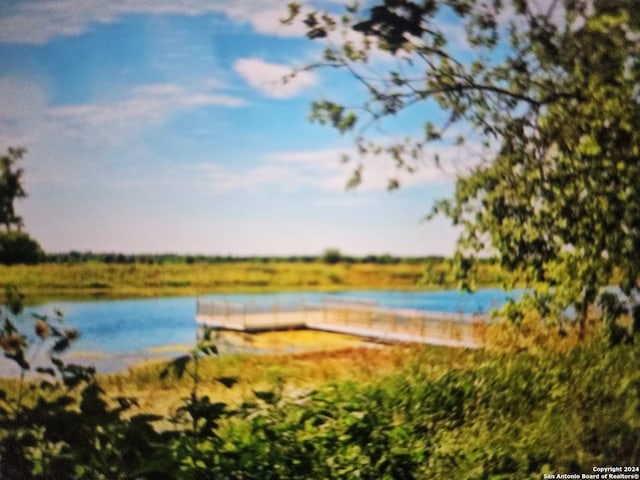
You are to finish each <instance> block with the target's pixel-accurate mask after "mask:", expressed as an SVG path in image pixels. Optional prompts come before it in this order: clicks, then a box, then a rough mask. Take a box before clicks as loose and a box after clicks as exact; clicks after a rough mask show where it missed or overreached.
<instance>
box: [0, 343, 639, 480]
mask: <svg viewBox="0 0 640 480" xmlns="http://www.w3.org/2000/svg"><path fill="white" fill-rule="evenodd" d="M200 353H201V354H204V353H209V354H210V353H212V352H211V351H210V350H206V351H205V349H201V350H200ZM639 362H640V348H639V345H637V343H636V344H625V345H620V346H618V347H615V348H610V347H609V345H607V344H605V343H603V342H602V341H600V340H597V339H596V340H594V341H593V342H592V343H590V344H588V345H586V344H583V345H582V346H579V347H574V348H572V349H570V350H568V351H566V352H553V351H549V350H546V351H544V352H543V351H533V350H531V349H529V350H527V351H520V352H519V353H513V352H510V353H503V352H491V351H479V350H458V349H446V348H440V347H426V346H420V347H418V346H413V347H406V346H405V347H402V346H399V347H394V348H388V349H382V350H379V349H348V350H342V351H340V352H335V353H333V354H322V353H311V354H302V355H293V356H291V355H289V356H273V357H260V358H259V359H258V358H256V357H251V356H234V357H226V358H215V357H212V356H210V355H208V356H206V357H203V356H199V357H198V358H195V357H194V356H190V357H183V358H182V359H177V360H175V361H173V362H171V363H170V364H169V365H168V366H167V365H148V366H146V367H142V368H141V369H140V370H134V371H131V372H128V373H122V374H116V375H109V376H99V377H97V378H96V377H95V376H94V375H92V374H91V372H86V371H85V370H78V369H77V367H73V366H70V365H66V366H58V367H56V368H57V369H58V370H59V372H58V375H59V376H61V377H60V380H61V381H60V383H59V384H58V385H57V386H53V384H52V386H49V387H47V388H46V389H43V388H42V385H41V386H40V388H36V389H30V388H26V389H25V388H23V389H22V390H19V389H17V388H16V384H15V383H13V384H12V385H6V384H5V385H4V387H3V388H4V390H5V394H4V396H3V397H2V401H1V402H0V404H1V405H2V409H1V410H0V423H1V424H2V429H1V430H0V431H2V432H3V433H2V434H0V458H1V459H2V462H1V463H0V473H1V474H2V478H5V479H8V480H13V479H21V480H22V479H31V478H34V479H63V478H109V479H120V478H121V479H125V478H172V479H174V478H175V479H213V478H216V479H219V478H229V479H260V480H263V479H296V478H299V479H307V478H347V479H349V478H364V479H385V478H386V479H398V478H406V479H411V478H425V479H426V478H429V479H445V478H465V479H485V478H496V479H497V478H522V479H526V478H531V479H539V478H541V477H542V474H543V473H591V472H592V468H593V466H594V465H596V466H597V465H602V466H606V465H628V466H632V465H636V464H637V460H638V458H639V456H640V421H639V420H638V419H640V372H638V370H637V369H636V368H629V366H631V365H638V364H639ZM74 368H76V369H75V370H74ZM133 386H135V387H136V388H137V390H134V389H132V387H133ZM18 395H21V398H20V399H19V402H20V405H18V398H17V396H18ZM167 397H168V398H170V399H172V400H171V401H168V400H166V398H167ZM154 399H165V400H164V403H161V404H160V409H161V410H162V411H158V408H154V406H155V407H157V402H156V401H155V400H154ZM165 408H166V411H165Z"/></svg>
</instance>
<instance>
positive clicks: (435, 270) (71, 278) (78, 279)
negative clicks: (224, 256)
mask: <svg viewBox="0 0 640 480" xmlns="http://www.w3.org/2000/svg"><path fill="white" fill-rule="evenodd" d="M497 278H498V277H497V274H496V268H495V267H492V266H486V267H485V271H484V272H482V275H481V280H482V283H483V284H494V283H496V282H497ZM11 283H12V284H16V285H18V286H19V287H20V289H21V291H22V292H23V293H24V294H25V295H26V300H27V302H34V301H39V300H47V299H65V298H68V299H86V298H100V297H103V298H133V297H161V296H177V295H198V294H203V293H214V292H223V293H231V292H266V291H285V290H288V291H295V290H327V291H328V290H338V289H384V288H394V289H433V288H443V287H453V286H455V281H454V278H453V274H452V273H451V270H450V268H449V266H448V265H447V264H446V263H445V262H439V263H437V264H430V265H425V264H415V263H402V262H401V263H397V264H389V265H384V264H370V263H337V264H333V265H330V264H326V263H322V262H311V263H303V262H273V263H263V262H228V263H216V264H206V263H194V264H165V265H147V264H105V263H98V262H87V263H75V264H74V263H71V264H53V263H50V264H47V263H45V264H40V265H16V266H10V267H7V266H0V288H1V287H2V286H3V285H6V284H11Z"/></svg>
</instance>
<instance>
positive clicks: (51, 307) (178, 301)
mask: <svg viewBox="0 0 640 480" xmlns="http://www.w3.org/2000/svg"><path fill="white" fill-rule="evenodd" d="M520 294H521V292H518V291H515V292H511V293H510V294H507V293H505V292H504V291H502V290H499V289H483V290H479V291H477V292H474V293H472V294H469V293H463V292H460V291H458V290H443V291H432V292H400V291H344V292H336V293H329V294H328V293H320V292H308V293H278V294H232V295H206V296H203V297H200V298H203V299H219V300H220V299H224V300H226V301H228V302H230V303H243V304H247V305H250V306H251V307H253V308H254V309H260V308H264V309H267V308H269V309H270V308H273V306H274V304H275V303H276V302H277V304H278V308H280V309H282V310H285V309H294V308H295V307H296V306H297V305H300V304H301V302H305V303H306V304H312V303H321V302H322V301H332V300H336V301H347V300H357V301H366V302H373V303H375V304H377V305H378V306H382V307H388V308H403V309H414V310H426V311H439V312H451V313H458V312H459V313H469V314H475V313H486V312H488V311H490V310H491V309H493V308H498V307H500V306H501V305H502V304H504V302H505V301H506V299H507V298H508V297H509V296H511V297H517V296H519V295H520ZM56 309H58V310H60V311H62V312H63V313H64V322H65V324H66V326H69V327H73V328H76V329H78V330H79V331H80V333H81V336H80V338H79V339H78V340H77V341H76V342H74V344H73V347H72V349H71V350H70V353H69V354H68V358H71V359H73V360H74V361H77V362H78V363H83V361H82V360H84V363H90V364H94V365H96V366H97V367H98V370H99V371H112V370H118V369H122V368H123V367H126V366H128V365H131V364H132V363H135V362H136V361H140V360H143V359H151V358H157V357H159V356H175V355H177V354H179V353H181V352H184V350H185V345H186V346H192V345H193V344H194V343H195V313H196V298H195V297H179V298H157V299H141V300H110V301H109V300H100V301H88V302H70V301H64V302H62V301H61V302H50V303H47V304H44V305H41V306H38V307H34V308H31V309H28V310H27V313H26V314H25V315H23V317H24V318H25V320H24V321H23V322H21V323H22V324H23V327H22V329H23V331H24V332H25V333H28V332H29V331H30V327H29V326H30V325H31V322H30V321H29V318H30V315H29V312H31V311H33V312H37V313H39V314H45V315H50V316H51V318H53V317H54V311H55V310H56ZM172 346H175V348H174V347H172ZM159 347H162V351H161V352H159V351H157V350H155V349H158V348H159ZM4 363H6V362H0V364H4ZM1 373H3V371H2V369H0V374H1Z"/></svg>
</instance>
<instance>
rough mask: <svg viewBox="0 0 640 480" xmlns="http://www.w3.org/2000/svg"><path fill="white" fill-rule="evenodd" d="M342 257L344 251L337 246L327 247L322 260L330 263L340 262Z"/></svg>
mask: <svg viewBox="0 0 640 480" xmlns="http://www.w3.org/2000/svg"><path fill="white" fill-rule="evenodd" d="M342 258H343V257H342V253H341V252H340V250H338V249H337V248H327V249H326V250H325V251H324V253H323V254H322V261H323V262H325V263H328V264H330V265H331V264H334V263H338V262H339V261H340V260H342Z"/></svg>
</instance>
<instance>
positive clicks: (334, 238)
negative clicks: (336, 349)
mask: <svg viewBox="0 0 640 480" xmlns="http://www.w3.org/2000/svg"><path fill="white" fill-rule="evenodd" d="M314 6H315V7H319V8H327V9H329V10H332V11H336V10H338V11H339V10H340V8H342V6H341V4H340V2H338V1H329V0H322V1H320V0H318V1H316V2H315V4H314ZM284 16H286V2H284V1H277V0H243V1H236V0H182V1H181V0H177V1H173V0H121V1H118V2H114V1H112V0H2V2H1V3H0V149H1V150H2V152H3V153H4V152H5V151H6V149H7V148H8V147H9V146H13V147H25V148H26V149H27V151H28V153H27V155H26V156H25V158H24V159H23V161H22V167H23V168H24V170H25V174H24V186H25V189H26V190H27V192H28V197H27V198H26V199H24V200H20V201H19V202H17V204H16V207H17V210H18V213H19V214H20V215H21V216H22V217H23V219H24V222H25V229H26V230H27V231H28V232H29V233H30V234H31V235H32V236H33V237H34V238H36V239H37V240H38V241H39V242H40V244H41V245H42V246H43V248H44V249H45V250H46V251H48V252H65V251H70V250H77V251H93V252H123V253H169V252H171V253H181V254H195V253H198V254H211V255H285V256H288V255H314V254H321V253H322V252H323V251H324V250H325V249H327V248H338V249H340V250H341V251H342V252H344V253H347V254H352V255H365V254H383V253H390V254H393V255H406V256H421V255H432V254H436V255H450V254H451V253H452V252H453V249H454V245H455V238H456V231H455V230H454V229H453V227H451V225H450V224H449V222H448V221H447V220H445V219H436V220H434V221H431V222H424V221H423V220H422V219H423V217H424V216H425V215H426V214H427V213H429V212H430V210H431V207H432V205H433V202H434V201H435V200H436V199H439V198H442V197H446V196H448V195H450V194H451V192H452V191H453V183H454V179H455V169H451V168H449V169H447V168H443V169H439V168H437V167H436V166H435V165H433V163H432V162H429V161H425V162H424V165H423V166H422V167H421V168H420V169H419V170H418V172H417V173H415V174H413V175H410V176H405V177H402V178H401V183H402V188H400V189H399V190H395V191H392V192H389V191H387V190H386V185H387V180H388V178H389V177H390V176H393V175H394V171H393V167H392V162H390V161H388V160H387V159H384V158H381V159H376V160H373V159H369V160H367V161H366V162H365V169H364V181H363V183H362V185H361V186H360V187H358V188H357V189H355V190H346V188H345V186H346V183H347V181H348V180H349V178H350V176H351V173H352V169H353V168H354V165H353V164H343V163H341V162H340V156H341V154H343V153H349V152H352V151H353V137H350V136H348V135H347V136H342V135H340V134H338V133H337V132H335V131H334V130H331V129H330V128H327V127H323V126H320V125H317V124H311V123H309V121H308V114H309V108H310V104H311V102H312V101H313V100H317V99H323V98H326V99H338V100H340V99H343V100H344V99H350V98H361V95H362V92H361V91H358V90H357V88H358V87H357V85H356V84H355V83H354V82H352V81H350V79H349V77H347V76H340V75H337V74H336V72H331V71H322V70H315V71H307V72H304V73H302V74H300V75H298V76H297V77H296V78H295V79H294V80H293V81H290V82H288V83H286V84H283V83H282V82H281V78H282V77H283V76H284V75H286V74H287V73H288V72H290V71H291V69H292V68H296V67H300V66H302V65H304V64H306V63H307V62H310V61H313V60H314V59H316V58H317V56H318V54H319V51H320V49H321V47H322V45H321V44H319V43H318V42H312V41H309V40H308V39H306V38H305V37H304V30H303V29H302V28H301V26H299V25H298V26H295V25H294V26H285V25H282V24H281V23H280V22H279V19H280V18H282V17H284ZM379 61H380V62H384V59H380V60H379ZM359 96H360V97H359ZM435 114H437V112H432V111H431V110H429V108H427V107H425V108H422V109H418V110H417V111H415V112H413V113H412V114H410V115H409V117H408V118H406V119H405V120H404V121H402V122H400V123H398V125H397V128H392V129H391V130H390V132H387V133H386V134H385V135H386V137H385V138H384V139H383V141H392V140H393V139H394V138H399V137H395V135H396V134H397V135H402V136H403V137H404V136H406V135H412V134H415V133H416V132H419V131H421V128H422V127H421V126H422V123H423V122H424V121H425V120H426V119H428V116H429V115H435ZM434 148H437V147H434ZM427 153H428V155H427V156H429V158H431V157H432V155H433V153H434V151H430V152H427ZM440 155H441V157H443V158H444V160H445V161H444V162H443V164H444V165H455V164H456V162H457V161H463V160H464V156H465V155H466V153H465V152H464V151H462V150H457V149H453V148H448V149H444V150H443V151H442V152H440Z"/></svg>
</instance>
